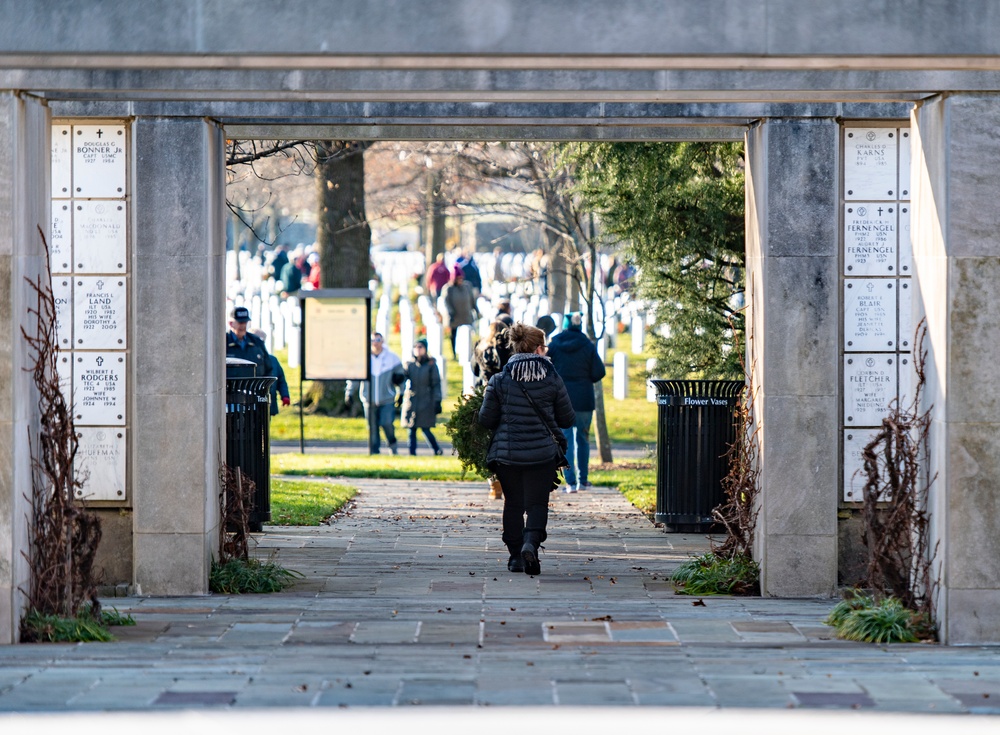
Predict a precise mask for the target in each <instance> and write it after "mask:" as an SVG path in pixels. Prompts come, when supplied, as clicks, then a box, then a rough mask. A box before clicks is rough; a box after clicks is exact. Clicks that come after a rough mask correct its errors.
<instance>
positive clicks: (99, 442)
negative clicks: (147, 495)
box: [75, 426, 125, 500]
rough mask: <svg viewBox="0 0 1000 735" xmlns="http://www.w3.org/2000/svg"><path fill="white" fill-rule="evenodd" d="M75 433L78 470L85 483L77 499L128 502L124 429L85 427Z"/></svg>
mask: <svg viewBox="0 0 1000 735" xmlns="http://www.w3.org/2000/svg"><path fill="white" fill-rule="evenodd" d="M76 433H77V436H78V437H79V440H80V443H79V449H78V450H77V454H76V468H75V470H76V475H77V477H78V478H79V479H81V480H82V481H83V487H82V488H79V489H78V490H77V491H76V496H77V497H78V498H82V499H84V500H125V429H124V428H122V427H89V426H84V427H80V428H79V429H77V430H76Z"/></svg>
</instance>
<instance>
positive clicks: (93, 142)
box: [73, 124, 126, 199]
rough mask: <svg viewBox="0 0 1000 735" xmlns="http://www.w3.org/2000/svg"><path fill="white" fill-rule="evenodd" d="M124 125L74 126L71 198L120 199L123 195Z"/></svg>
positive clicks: (124, 171) (124, 170) (124, 176)
mask: <svg viewBox="0 0 1000 735" xmlns="http://www.w3.org/2000/svg"><path fill="white" fill-rule="evenodd" d="M125 178H126V162H125V126H124V125H106V124H105V125H75V126H74V127H73V195H74V196H77V197H88V198H90V197H99V198H105V199H110V198H121V197H124V196H125Z"/></svg>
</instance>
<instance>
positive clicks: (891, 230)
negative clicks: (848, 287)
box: [844, 202, 897, 276]
mask: <svg viewBox="0 0 1000 735" xmlns="http://www.w3.org/2000/svg"><path fill="white" fill-rule="evenodd" d="M896 214H897V212H896V205H895V204H887V203H885V202H854V203H850V204H847V205H845V207H844V275H847V276H894V275H896Z"/></svg>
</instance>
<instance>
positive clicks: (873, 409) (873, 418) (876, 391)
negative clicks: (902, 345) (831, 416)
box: [844, 353, 898, 426]
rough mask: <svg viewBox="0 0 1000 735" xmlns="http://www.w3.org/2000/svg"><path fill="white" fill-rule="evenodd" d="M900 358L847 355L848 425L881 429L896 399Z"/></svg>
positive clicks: (845, 374)
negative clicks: (898, 361)
mask: <svg viewBox="0 0 1000 735" xmlns="http://www.w3.org/2000/svg"><path fill="white" fill-rule="evenodd" d="M897 359H898V358H897V356H896V355H872V354H865V353H856V354H850V355H844V425H845V426H880V425H881V424H882V419H883V418H885V416H886V414H887V413H888V411H889V404H890V403H891V402H892V401H894V400H895V399H896V384H897V380H896V361H897Z"/></svg>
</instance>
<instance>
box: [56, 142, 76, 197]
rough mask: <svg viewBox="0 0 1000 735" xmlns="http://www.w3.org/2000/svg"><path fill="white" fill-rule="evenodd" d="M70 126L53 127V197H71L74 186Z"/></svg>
mask: <svg viewBox="0 0 1000 735" xmlns="http://www.w3.org/2000/svg"><path fill="white" fill-rule="evenodd" d="M72 130H73V129H72V128H71V127H70V126H69V125H53V126H52V149H51V151H52V152H51V156H52V196H53V197H71V196H73V193H72V192H71V191H70V188H71V187H72V185H73V169H72V166H71V164H72V162H73V141H72V140H71V138H70V134H71V133H72Z"/></svg>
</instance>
